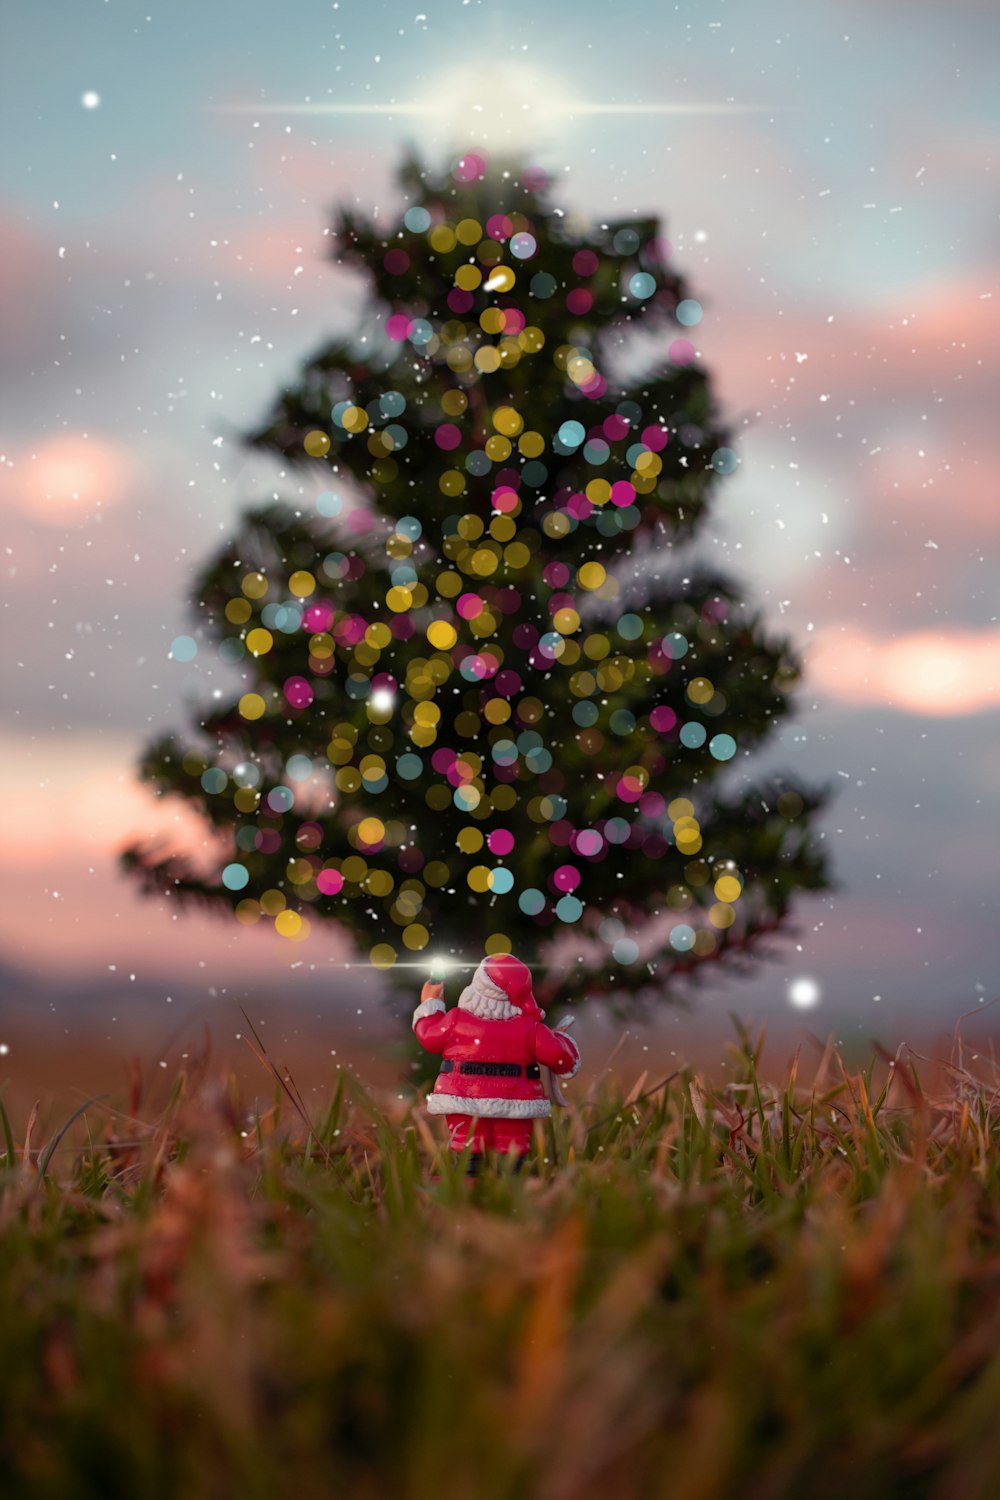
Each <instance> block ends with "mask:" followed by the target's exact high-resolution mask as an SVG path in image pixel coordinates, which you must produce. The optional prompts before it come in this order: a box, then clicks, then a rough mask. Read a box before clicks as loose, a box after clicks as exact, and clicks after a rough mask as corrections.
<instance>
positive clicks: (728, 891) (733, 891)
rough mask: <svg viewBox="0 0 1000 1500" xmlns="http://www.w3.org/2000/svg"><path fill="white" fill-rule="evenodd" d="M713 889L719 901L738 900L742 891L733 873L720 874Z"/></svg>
mask: <svg viewBox="0 0 1000 1500" xmlns="http://www.w3.org/2000/svg"><path fill="white" fill-rule="evenodd" d="M713 889H714V891H715V894H716V896H717V898H718V899H719V900H720V901H738V900H739V898H740V895H741V894H742V891H743V887H742V885H741V884H740V882H739V881H738V880H737V879H736V876H735V875H720V876H719V878H718V880H717V881H716V882H715V885H714V887H713Z"/></svg>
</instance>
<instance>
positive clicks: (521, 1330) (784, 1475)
mask: <svg viewBox="0 0 1000 1500" xmlns="http://www.w3.org/2000/svg"><path fill="white" fill-rule="evenodd" d="M737 1024H738V1023H737ZM759 1050H760V1048H759V1043H756V1044H755V1043H754V1042H752V1040H751V1039H750V1037H749V1036H748V1035H747V1033H746V1032H745V1030H743V1029H742V1028H740V1037H739V1045H738V1046H737V1047H734V1048H732V1049H731V1064H732V1066H731V1076H730V1081H729V1082H728V1084H726V1085H725V1086H724V1087H722V1086H719V1087H710V1086H709V1085H708V1084H706V1082H705V1081H704V1080H703V1079H701V1078H699V1077H698V1076H697V1075H695V1074H694V1073H693V1072H692V1071H691V1070H690V1069H686V1068H684V1069H681V1071H680V1072H679V1073H678V1074H677V1075H676V1076H675V1077H674V1078H672V1079H671V1080H669V1081H668V1082H667V1083H666V1084H665V1085H664V1084H656V1083H653V1084H652V1085H651V1084H650V1082H649V1080H640V1081H639V1082H637V1084H636V1086H635V1088H634V1089H633V1090H632V1091H631V1092H630V1093H629V1094H628V1095H624V1096H623V1095H622V1094H620V1093H614V1092H612V1091H610V1090H609V1089H608V1088H606V1087H604V1088H602V1087H601V1086H600V1085H599V1084H596V1083H595V1085H594V1087H593V1088H592V1089H591V1091H590V1093H589V1094H588V1095H587V1096H586V1098H585V1100H584V1102H583V1103H582V1104H581V1105H580V1106H579V1107H574V1108H571V1109H569V1110H568V1111H566V1112H564V1113H562V1114H560V1116H559V1118H558V1120H556V1121H555V1122H554V1123H553V1124H552V1125H545V1126H544V1127H543V1126H542V1125H541V1124H540V1125H539V1127H538V1132H537V1135H536V1140H535V1148H534V1153H533V1156H532V1158H531V1162H530V1170H529V1171H527V1172H525V1173H522V1174H517V1175H515V1174H514V1173H513V1172H512V1171H511V1170H510V1168H509V1167H507V1166H504V1165H501V1166H494V1167H493V1168H492V1169H490V1170H487V1171H486V1172H485V1173H484V1174H483V1175H481V1176H480V1177H479V1178H478V1179H476V1180H474V1181H470V1179H468V1178H467V1177H466V1176H465V1174H464V1162H463V1161H462V1160H461V1159H459V1160H458V1161H453V1160H452V1159H451V1157H450V1155H449V1153H448V1152H447V1150H446V1149H445V1148H443V1147H442V1146H441V1144H440V1143H439V1141H438V1139H437V1137H436V1136H435V1134H434V1133H432V1126H431V1123H430V1122H428V1120H427V1118H426V1117H425V1116H424V1114H423V1111H422V1109H421V1108H420V1107H419V1105H415V1104H414V1101H413V1100H411V1099H404V1098H402V1097H401V1096H399V1095H393V1096H391V1097H386V1098H378V1099H376V1098H374V1097H372V1096H371V1095H369V1093H368V1092H367V1091H366V1090H365V1089H364V1088H363V1087H362V1085H361V1084H360V1082H359V1081H357V1080H355V1079H353V1078H352V1077H349V1076H346V1075H345V1076H342V1078H341V1080H340V1082H339V1084H338V1087H337V1089H336V1091H335V1093H334V1095H333V1098H332V1099H331V1101H330V1103H329V1106H328V1107H327V1108H326V1109H325V1111H323V1112H322V1113H321V1115H320V1116H319V1118H317V1119H316V1120H315V1121H311V1122H307V1123H305V1122H304V1121H303V1118H302V1115H301V1114H300V1112H299V1107H298V1105H296V1104H295V1103H294V1098H295V1090H294V1085H293V1084H292V1083H291V1080H289V1079H287V1075H286V1079H285V1084H286V1086H285V1087H280V1088H278V1089H277V1091H276V1095H275V1102H274V1104H273V1105H272V1106H271V1107H269V1108H261V1106H260V1105H256V1106H255V1105H252V1104H251V1103H248V1102H246V1101H242V1100H241V1099H240V1098H239V1097H238V1094H237V1092H236V1089H235V1085H234V1084H233V1082H232V1081H231V1080H228V1081H227V1080H222V1079H217V1078H214V1077H213V1076H211V1075H210V1074H209V1073H208V1071H207V1064H206V1062H205V1061H204V1060H198V1059H195V1060H194V1061H193V1062H191V1063H190V1064H189V1065H188V1070H187V1071H185V1072H183V1073H181V1074H180V1075H178V1078H177V1079H176V1081H175V1083H174V1086H173V1088H172V1090H171V1092H170V1095H169V1098H168V1100H167V1102H166V1103H165V1104H164V1105H163V1106H162V1108H161V1109H159V1111H155V1110H151V1108H150V1107H149V1106H144V1104H143V1101H142V1100H141V1098H139V1097H138V1096H136V1097H133V1100H132V1101H131V1103H130V1105H129V1108H128V1110H127V1112H124V1111H119V1110H117V1109H114V1108H112V1107H111V1106H109V1105H107V1104H104V1103H102V1102H101V1101H96V1102H92V1103H91V1104H89V1105H88V1106H87V1108H86V1112H85V1115H84V1117H83V1118H79V1119H75V1120H73V1121H68V1122H66V1125H65V1126H64V1127H62V1128H59V1129H56V1128H54V1127H53V1126H45V1128H44V1129H42V1131H41V1135H39V1124H38V1119H37V1116H35V1115H34V1114H33V1117H32V1119H31V1120H30V1121H28V1122H27V1123H26V1124H25V1126H24V1127H23V1129H22V1130H18V1128H17V1126H16V1123H15V1125H13V1126H11V1127H10V1129H11V1135H10V1141H9V1144H8V1147H7V1152H6V1158H5V1162H6V1164H5V1166H4V1168H3V1171H2V1175H0V1368H2V1370H3V1374H4V1399H3V1402H2V1403H0V1493H2V1494H3V1495H4V1497H5V1500H7V1497H9V1500H55V1497H58V1500H91V1497H95V1500H96V1497H101V1500H106V1497H117V1496H122V1497H126V1496H127V1497H128V1500H147V1497H149V1500H161V1497H162V1500H172V1497H174V1496H184V1497H185V1500H215V1497H217V1496H219V1495H226V1496H229V1495H233V1496H237V1495H238V1496H240V1497H241V1500H242V1497H248V1500H255V1497H259V1500H282V1497H286V1496H287V1497H289V1500H291V1497H293V1496H300V1495H309V1496H313V1495H315V1496H319V1495H326V1494H331V1493H337V1494H344V1495H349V1496H351V1497H352V1500H353V1497H362V1500H382V1497H385V1500H396V1497H398V1496H404V1495H405V1496H414V1497H423V1496H425V1495H426V1496H430V1495H433V1494H436V1493H438V1492H439V1491H440V1489H441V1486H442V1483H443V1482H444V1480H445V1479H446V1481H447V1489H448V1492H449V1494H451V1495H453V1496H455V1497H456V1500H514V1497H534V1496H538V1497H550V1496H556V1497H566V1500H590V1497H594V1500H597V1497H605V1496H607V1495H608V1494H613V1495H614V1496H615V1497H616V1500H656V1497H659V1496H663V1497H667V1496H669V1497H670V1500H695V1497H697V1500H730V1497H731V1496H732V1495H734V1494H736V1493H738V1494H740V1495H743V1496H747V1497H750V1500H757V1497H760V1500H763V1497H774V1500H782V1497H786V1496H787V1497H793V1496H796V1497H797V1496H800V1495H801V1494H803V1493H808V1494H809V1495H810V1496H812V1497H815V1500H842V1497H843V1496H844V1495H846V1494H850V1495H851V1496H852V1497H854V1500H883V1497H884V1496H887V1495H891V1496H906V1497H909V1500H924V1497H926V1500H938V1497H942V1496H950V1495H962V1496H963V1497H966V1500H990V1497H992V1496H993V1495H995V1494H996V1493H997V1492H998V1488H1000V1453H998V1449H997V1444H996V1440H995V1421H996V1415H995V1414H996V1404H997V1396H998V1391H1000V1352H998V1351H1000V1271H998V1261H997V1253H996V1245H997V1236H998V1231H1000V1193H998V1188H1000V1181H998V1171H997V1163H998V1160H1000V1113H998V1109H997V1102H996V1101H997V1078H996V1076H995V1075H994V1076H989V1070H986V1072H985V1073H980V1074H976V1073H974V1072H971V1071H969V1067H971V1064H970V1065H969V1066H968V1067H967V1066H964V1065H963V1064H962V1059H961V1057H960V1058H959V1065H957V1066H951V1067H950V1068H949V1069H948V1077H949V1078H950V1080H951V1086H950V1088H948V1089H947V1090H945V1091H944V1092H942V1093H941V1094H940V1095H936V1094H931V1095H928V1094H926V1093H925V1092H924V1091H923V1089H922V1088H921V1087H920V1085H919V1081H918V1079H917V1077H916V1074H915V1071H914V1069H913V1065H912V1062H911V1061H910V1060H906V1061H904V1062H903V1063H902V1064H896V1063H893V1064H892V1065H891V1066H890V1068H889V1069H888V1071H887V1072H885V1076H884V1078H883V1080H882V1082H881V1084H880V1085H877V1084H876V1082H875V1076H874V1075H875V1065H876V1060H875V1059H874V1058H873V1059H872V1062H871V1064H870V1065H869V1067H868V1068H866V1069H865V1070H863V1071H861V1072H858V1073H856V1074H849V1073H848V1072H847V1071H846V1070H845V1069H844V1068H843V1066H842V1065H841V1064H840V1059H839V1057H838V1056H837V1055H836V1052H835V1050H834V1049H830V1051H828V1053H827V1055H826V1056H825V1057H824V1059H823V1061H822V1063H821V1065H820V1068H819V1071H818V1073H817V1075H816V1077H815V1080H814V1081H813V1083H812V1084H811V1086H810V1087H809V1088H808V1089H805V1088H803V1087H802V1086H800V1085H799V1084H798V1082H797V1078H796V1072H797V1064H798V1059H796V1065H795V1066H794V1067H793V1069H792V1071H791V1073H790V1075H789V1077H788V1078H787V1079H785V1080H782V1081H781V1083H780V1084H779V1085H777V1086H774V1085H771V1084H769V1083H767V1082H766V1081H765V1080H763V1079H762V1078H761V1077H760V1074H759V1066H758V1063H759ZM982 1067H983V1064H982V1062H981V1061H980V1068H982ZM290 1101H292V1102H290ZM435 1128H436V1127H435ZM557 1161H558V1163H559V1165H558V1166H557V1165H556V1162H557ZM43 1167H44V1169H45V1171H44V1175H43V1172H42V1170H41V1169H42V1168H43Z"/></svg>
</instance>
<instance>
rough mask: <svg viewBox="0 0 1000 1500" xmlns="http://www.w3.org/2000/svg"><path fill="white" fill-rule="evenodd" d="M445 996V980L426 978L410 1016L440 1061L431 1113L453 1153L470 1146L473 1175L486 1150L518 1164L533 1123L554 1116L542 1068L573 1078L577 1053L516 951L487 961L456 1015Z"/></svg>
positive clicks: (430, 1098) (422, 1040)
mask: <svg viewBox="0 0 1000 1500" xmlns="http://www.w3.org/2000/svg"><path fill="white" fill-rule="evenodd" d="M443 992H444V985H443V984H442V983H440V982H437V983H435V982H433V981H431V980H428V982H427V983H426V984H425V985H424V987H423V989H422V990H421V992H420V1004H419V1005H418V1006H417V1008H416V1010H415V1011H414V1012H413V1030H414V1031H415V1032H416V1036H417V1040H418V1041H419V1042H420V1045H421V1046H422V1047H426V1048H427V1051H428V1052H435V1053H438V1054H440V1055H441V1057H442V1059H443V1061H442V1063H441V1071H440V1072H439V1074H438V1076H437V1081H436V1083H435V1085H434V1090H433V1092H432V1093H431V1094H429V1095H428V1097H427V1109H428V1112H429V1113H430V1114H432V1115H444V1117H445V1119H446V1120H447V1122H448V1131H449V1144H450V1146H451V1148H452V1150H453V1151H462V1150H464V1149H465V1148H466V1147H467V1146H471V1147H472V1152H471V1155H470V1167H469V1169H470V1172H475V1170H476V1168H477V1166H478V1164H479V1160H480V1159H481V1157H482V1154H483V1153H484V1152H487V1151H493V1152H498V1153H500V1154H507V1153H509V1152H512V1153H514V1155H515V1156H516V1157H517V1158H518V1163H519V1164H520V1163H521V1162H523V1159H524V1157H525V1156H526V1155H527V1153H528V1151H529V1150H530V1147H531V1131H532V1122H533V1121H534V1120H537V1119H540V1118H543V1117H545V1116H546V1115H549V1114H551V1113H552V1101H551V1099H550V1098H549V1097H548V1095H547V1094H546V1091H545V1086H544V1083H543V1073H542V1070H543V1069H549V1070H550V1071H551V1073H555V1074H560V1075H561V1076H562V1077H564V1078H572V1077H573V1076H574V1074H575V1073H577V1071H578V1070H579V1067H580V1052H579V1048H578V1047H577V1045H576V1043H575V1042H574V1041H572V1040H571V1038H570V1037H568V1036H567V1035H566V1033H565V1032H564V1031H561V1030H556V1031H553V1030H551V1029H550V1028H549V1027H548V1026H545V1025H544V1024H543V1020H542V1018H543V1016H544V1014H545V1013H544V1011H541V1010H539V1008H538V1005H537V1003H536V1001H535V997H534V995H533V994H532V993H531V970H530V969H529V968H528V966H527V964H523V963H522V962H521V960H520V959H519V958H515V957H514V955H513V954H512V953H498V954H494V955H493V956H491V957H489V958H485V959H483V961H482V963H481V964H480V965H479V967H478V968H477V969H476V972H475V973H474V974H473V976H472V980H471V983H469V984H468V985H467V986H466V988H465V989H464V990H463V991H462V993H461V995H460V996H459V997H458V1005H457V1006H456V1007H455V1008H454V1009H453V1010H448V1009H446V1007H445V1003H444V1000H443V999H442V995H443ZM553 1085H554V1092H555V1093H556V1095H557V1098H558V1099H559V1102H562V1100H561V1096H558V1084H555V1083H554V1080H553Z"/></svg>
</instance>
